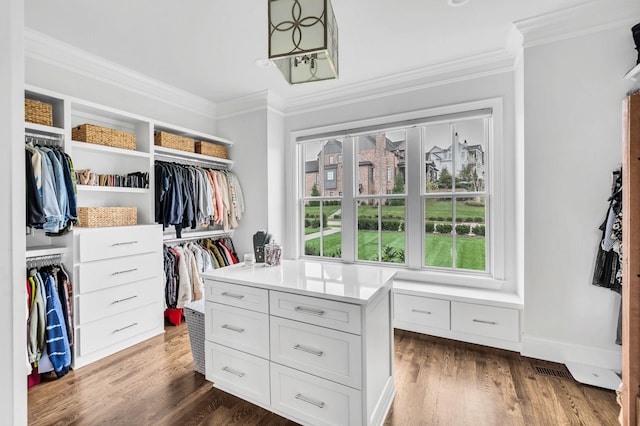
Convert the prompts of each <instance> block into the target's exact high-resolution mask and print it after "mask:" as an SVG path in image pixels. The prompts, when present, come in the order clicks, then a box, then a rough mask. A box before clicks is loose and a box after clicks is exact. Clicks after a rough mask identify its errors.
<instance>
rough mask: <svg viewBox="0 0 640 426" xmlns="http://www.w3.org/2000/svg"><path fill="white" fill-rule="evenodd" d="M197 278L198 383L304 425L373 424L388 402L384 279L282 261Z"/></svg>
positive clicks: (388, 304)
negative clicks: (202, 370) (201, 329)
mask: <svg viewBox="0 0 640 426" xmlns="http://www.w3.org/2000/svg"><path fill="white" fill-rule="evenodd" d="M203 276H204V278H205V294H206V304H205V337H206V340H205V351H206V355H205V360H206V377H207V379H208V380H210V381H212V382H213V385H214V387H216V388H218V389H221V390H223V391H226V392H229V393H231V394H233V395H236V396H238V397H240V398H242V399H245V400H247V401H250V402H252V403H254V404H256V405H259V406H261V407H263V408H265V409H267V410H270V411H273V412H274V413H277V414H279V415H281V416H284V417H286V418H288V419H291V420H293V421H296V422H298V423H301V424H309V425H381V424H382V423H383V422H384V420H385V417H386V415H387V412H388V410H389V407H390V406H391V403H392V401H393V398H394V396H395V386H394V381H393V326H392V312H391V310H392V301H391V286H392V282H391V278H392V277H393V272H388V271H384V270H382V268H377V267H374V266H363V265H353V264H343V263H329V262H317V261H302V260H283V261H282V264H281V265H278V266H265V265H264V264H255V265H251V266H245V265H244V264H238V265H234V266H230V267H226V268H221V269H216V270H214V271H210V272H207V273H204V274H203Z"/></svg>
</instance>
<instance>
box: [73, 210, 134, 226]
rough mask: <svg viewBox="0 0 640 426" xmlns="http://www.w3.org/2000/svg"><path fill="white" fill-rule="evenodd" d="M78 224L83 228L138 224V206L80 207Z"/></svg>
mask: <svg viewBox="0 0 640 426" xmlns="http://www.w3.org/2000/svg"><path fill="white" fill-rule="evenodd" d="M78 221H79V223H78V225H77V226H80V227H83V228H97V227H101V226H127V225H137V224H138V209H137V208H136V207H78Z"/></svg>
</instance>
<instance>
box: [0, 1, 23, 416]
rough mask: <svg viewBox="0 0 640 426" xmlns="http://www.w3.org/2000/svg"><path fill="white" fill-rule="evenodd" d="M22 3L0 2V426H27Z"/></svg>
mask: <svg viewBox="0 0 640 426" xmlns="http://www.w3.org/2000/svg"><path fill="white" fill-rule="evenodd" d="M23 25H24V1H23V0H7V1H2V2H0V56H1V57H2V60H0V129H2V144H3V147H2V152H3V155H2V156H0V188H1V192H2V194H4V202H3V203H0V221H1V222H2V224H3V226H2V227H0V241H1V242H2V243H1V244H0V259H2V264H1V266H0V283H2V284H1V285H0V324H2V326H1V327H0V341H2V342H3V346H4V347H3V349H2V350H1V351H0V365H2V366H3V368H2V369H0V384H1V385H0V386H1V387H0V413H2V414H1V416H2V423H4V424H10V425H21V424H27V358H26V346H25V342H26V327H25V324H26V315H27V312H26V303H25V302H26V299H25V298H26V289H25V286H24V283H25V266H24V256H25V236H24V232H25V229H26V224H25V203H24V194H25V192H24V191H25V190H24V147H23V146H22V143H21V142H20V141H21V140H22V141H24V109H23V105H24V102H23V98H24V92H23V87H24V50H23V49H24V48H23V43H24V35H23Z"/></svg>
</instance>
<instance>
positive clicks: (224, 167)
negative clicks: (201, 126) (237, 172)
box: [153, 153, 229, 170]
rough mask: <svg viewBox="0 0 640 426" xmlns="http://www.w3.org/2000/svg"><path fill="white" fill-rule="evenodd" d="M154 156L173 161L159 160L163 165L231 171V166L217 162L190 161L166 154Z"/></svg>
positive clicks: (155, 154)
mask: <svg viewBox="0 0 640 426" xmlns="http://www.w3.org/2000/svg"><path fill="white" fill-rule="evenodd" d="M153 155H154V156H155V157H161V158H168V159H170V160H171V161H163V160H158V161H160V162H163V163H178V164H183V165H188V166H197V167H202V168H205V169H219V170H228V169H229V166H228V165H227V164H224V163H219V162H217V161H215V160H190V159H187V158H182V157H178V156H177V155H176V156H173V155H171V154H164V153H154V154H153Z"/></svg>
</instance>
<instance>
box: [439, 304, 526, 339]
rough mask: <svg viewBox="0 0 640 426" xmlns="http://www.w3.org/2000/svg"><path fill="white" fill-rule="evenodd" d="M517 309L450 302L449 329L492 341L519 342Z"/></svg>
mask: <svg viewBox="0 0 640 426" xmlns="http://www.w3.org/2000/svg"><path fill="white" fill-rule="evenodd" d="M518 313H519V312H518V310H517V309H509V308H499V307H496V306H487V305H476V304H474V303H462V302H451V329H452V330H454V331H460V332H463V333H469V334H476V335H478V336H485V337H491V338H494V339H502V340H509V341H512V342H517V341H518V340H519V329H520V322H519V315H518Z"/></svg>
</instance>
